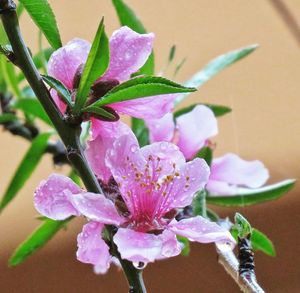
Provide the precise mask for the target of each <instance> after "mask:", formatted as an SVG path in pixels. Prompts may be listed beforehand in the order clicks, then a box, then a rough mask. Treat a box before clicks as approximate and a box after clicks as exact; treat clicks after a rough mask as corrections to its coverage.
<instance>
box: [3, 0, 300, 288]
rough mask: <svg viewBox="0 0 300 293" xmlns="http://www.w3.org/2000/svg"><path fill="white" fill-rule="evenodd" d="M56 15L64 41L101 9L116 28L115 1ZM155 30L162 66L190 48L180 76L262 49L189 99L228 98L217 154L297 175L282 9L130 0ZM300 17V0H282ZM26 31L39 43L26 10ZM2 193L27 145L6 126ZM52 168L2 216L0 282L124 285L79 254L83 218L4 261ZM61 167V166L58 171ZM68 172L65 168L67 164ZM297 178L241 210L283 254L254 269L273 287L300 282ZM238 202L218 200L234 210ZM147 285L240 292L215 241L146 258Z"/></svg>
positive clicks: (57, 6)
mask: <svg viewBox="0 0 300 293" xmlns="http://www.w3.org/2000/svg"><path fill="white" fill-rule="evenodd" d="M49 2H50V3H51V5H52V6H53V9H54V10H55V12H56V14H57V20H58V23H59V26H60V30H61V34H62V39H63V42H67V41H68V40H70V39H72V38H73V37H75V36H76V37H82V38H86V39H88V40H92V37H93V35H94V33H95V30H96V27H97V24H98V22H99V20H100V17H101V16H102V15H104V16H105V19H106V27H107V30H108V32H109V33H111V32H112V31H113V30H114V29H116V28H117V27H118V22H117V18H116V16H115V13H114V11H113V9H112V7H111V5H110V1H109V0H91V1H80V0H73V1H70V0H69V1H67V0H60V1H58V0H50V1H49ZM128 3H130V5H131V6H132V7H134V9H135V11H136V12H137V13H138V15H139V16H140V17H141V19H142V20H143V22H144V24H145V25H146V27H147V28H148V30H149V31H153V32H155V34H156V41H155V50H156V56H157V61H158V66H157V69H160V68H161V67H162V66H163V65H164V64H165V60H166V59H167V55H168V51H169V48H170V47H171V46H172V45H173V44H176V45H177V47H178V51H177V61H178V62H179V61H180V60H181V58H183V57H187V62H186V64H185V66H184V67H183V69H182V71H181V72H180V74H179V75H178V81H183V80H185V79H186V78H188V77H189V76H190V75H192V74H193V73H195V72H196V71H197V70H199V69H200V68H201V67H202V66H203V65H204V64H205V63H206V62H208V61H209V60H210V59H211V58H213V57H215V56H217V55H219V54H221V53H224V52H226V51H229V50H231V49H235V48H238V47H241V46H244V45H248V44H252V43H258V44H260V48H259V49H258V50H257V52H255V53H254V54H252V55H251V56H250V57H247V58H246V59H245V60H243V61H242V62H239V63H238V64H236V65H234V66H233V67H231V68H229V69H228V70H226V71H224V72H223V73H221V74H220V75H218V77H216V78H214V79H213V80H212V81H210V82H209V83H207V84H206V85H205V86H203V87H202V88H201V90H200V91H199V92H198V93H195V94H194V95H193V96H192V97H191V98H189V99H188V100H187V101H186V103H185V104H186V105H187V104H190V103H192V102H196V101H205V102H210V103H219V104H225V105H229V106H231V107H232V108H233V109H234V112H233V114H232V115H227V116H226V117H224V118H222V119H220V120H219V126H220V135H219V136H218V137H217V138H216V141H217V144H218V150H217V153H218V154H223V153H225V152H229V151H233V152H236V153H238V154H239V155H241V156H243V157H245V158H247V159H256V158H257V159H260V160H262V161H264V162H265V164H266V165H267V167H268V168H269V169H270V172H271V175H272V178H271V180H270V182H274V181H276V180H281V179H285V178H297V177H298V176H299V173H300V167H299V166H300V152H299V147H300V119H299V112H300V99H299V91H300V83H299V77H300V58H299V57H300V56H299V47H298V45H297V43H296V41H295V40H294V39H293V37H292V35H291V34H290V32H289V31H288V29H287V27H286V26H285V24H284V23H283V21H282V19H281V18H280V17H279V15H278V13H277V12H276V11H275V10H274V9H273V7H272V6H271V5H270V2H269V1H267V0H252V1H243V0H231V1H224V0H211V1H205V0H198V1H197V0H193V1H192V0H189V1H187V0H176V1H171V0H164V1H157V0H156V1H150V0H130V1H129V0H128ZM285 3H286V4H287V5H288V7H289V8H291V9H292V11H293V13H294V15H295V16H296V17H297V19H298V21H299V19H300V2H299V1H297V0H285ZM22 31H23V33H24V35H25V37H26V40H27V42H28V44H30V46H32V47H33V48H35V47H36V34H35V33H33V32H34V31H35V30H34V26H33V24H32V23H31V22H30V21H29V19H28V17H27V16H25V17H24V18H23V19H22ZM0 139H1V152H0V174H1V176H0V194H3V191H4V189H5V186H6V185H7V184H8V182H9V179H10V176H11V174H12V172H13V171H14V170H15V167H16V166H17V163H18V162H19V161H20V159H21V157H22V155H23V154H24V152H25V151H26V148H27V146H28V145H27V143H26V142H24V141H23V140H22V139H20V138H15V137H12V136H10V135H8V134H7V133H4V132H1V133H0ZM52 171H53V169H52V165H51V160H50V158H48V157H47V158H44V161H43V164H42V165H41V166H40V167H39V169H38V170H37V171H36V172H35V173H34V176H33V177H32V179H31V180H30V182H29V183H27V185H26V187H25V188H24V189H23V190H22V191H21V192H20V194H19V196H18V198H17V199H16V200H15V201H14V202H13V203H12V204H11V205H10V206H9V207H8V208H7V209H6V210H5V211H4V212H3V214H1V216H0V286H1V287H0V291H1V292H5V293H8V292H9V293H11V292H14V293H15V292H18V293H19V292H20V293H25V292H26V293H27V292H28V293H29V292H30V293H36V292H45V293H46V292H47V293H48V292H49V293H50V292H56V293H63V292H68V293H69V292H72V293H73V292H75V293H83V292H126V287H125V285H124V282H123V277H122V275H121V274H120V273H118V272H117V271H116V269H112V270H111V271H110V273H109V274H108V275H107V276H104V277H102V276H96V275H94V274H93V273H92V269H91V267H90V266H88V265H83V264H81V263H79V262H77V261H76V260H75V249H76V241H75V237H76V233H77V232H78V231H79V230H80V222H81V220H76V221H75V222H73V223H72V224H71V225H70V226H69V229H68V231H67V232H63V231H62V232H60V233H59V235H57V237H55V239H53V240H52V241H51V242H50V244H49V245H48V246H47V247H46V248H44V249H43V250H41V251H40V252H39V253H37V254H36V255H34V256H33V257H32V258H30V259H29V260H28V261H27V262H26V263H24V264H23V265H22V266H20V267H18V268H15V269H7V267H6V261H7V258H8V256H9V255H10V253H11V252H12V250H13V249H14V248H15V247H16V245H17V244H18V243H20V241H21V240H23V239H24V237H26V236H27V235H28V233H29V232H30V231H32V229H33V228H34V227H36V226H37V224H38V221H37V220H35V219H34V217H35V216H36V214H37V213H36V212H35V210H34V208H33V205H32V193H33V190H34V188H35V186H36V185H37V184H38V182H39V181H40V180H41V179H43V178H46V177H47V176H48V175H49V174H50V173H51V172H52ZM57 171H61V170H57ZM62 171H66V170H62ZM299 191H300V190H299V186H297V187H296V188H295V189H294V190H293V192H291V193H290V194H289V195H287V196H286V197H285V198H283V199H280V200H278V201H276V202H274V203H270V204H263V205H260V206H257V207H254V208H251V209H250V208H245V209H239V211H241V212H242V213H243V214H245V215H246V216H247V217H249V219H250V221H251V223H253V225H254V226H255V227H257V228H258V229H260V230H262V231H265V232H267V233H268V235H269V236H270V238H271V239H273V240H274V243H275V245H276V248H277V253H278V256H277V257H276V258H269V257H266V256H265V255H263V254H261V253H257V255H256V264H257V273H258V278H259V280H260V281H261V283H262V285H263V286H264V287H265V288H266V290H267V292H278V293H279V292H288V293H296V292H299V291H300V281H299V267H300V265H299V257H298V256H299V253H300V249H299V220H300V216H299V208H300V205H299V202H300V201H299V198H298V197H299ZM233 212H234V210H230V209H220V213H221V214H224V215H225V214H226V215H227V214H230V215H233ZM145 279H146V283H147V285H148V287H149V292H174V293H179V292H189V293H194V292H239V290H238V288H237V287H236V286H235V285H234V284H233V282H232V281H231V279H230V278H229V277H228V276H227V275H226V274H225V272H224V271H223V270H222V268H221V267H220V266H219V265H218V264H217V263H216V255H215V252H214V249H213V247H212V246H208V245H193V247H192V254H191V256H190V257H189V258H184V257H177V258H175V259H172V260H169V261H163V262H160V263H159V264H158V263H156V264H154V265H150V266H149V268H148V269H147V270H146V272H145Z"/></svg>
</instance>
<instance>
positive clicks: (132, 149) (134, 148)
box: [130, 144, 138, 153]
mask: <svg viewBox="0 0 300 293" xmlns="http://www.w3.org/2000/svg"><path fill="white" fill-rule="evenodd" d="M137 149H138V147H137V145H135V144H133V145H132V146H131V147H130V151H131V152H132V153H135V152H136V151H137Z"/></svg>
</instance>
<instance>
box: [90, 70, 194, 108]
mask: <svg viewBox="0 0 300 293" xmlns="http://www.w3.org/2000/svg"><path fill="white" fill-rule="evenodd" d="M195 90H196V89H195V88H187V87H184V86H182V85H180V84H178V83H175V82H173V81H170V80H168V79H166V78H163V77H155V76H143V77H136V78H133V79H130V80H128V81H126V82H123V83H121V84H120V85H118V86H116V87H114V88H113V89H112V90H111V91H109V92H108V93H107V94H106V95H105V96H104V97H103V98H102V99H101V100H98V101H96V102H95V103H94V104H92V105H93V106H97V107H100V106H104V105H107V104H112V103H117V102H123V101H128V100H132V99H137V98H144V97H149V96H157V95H164V94H174V93H184V92H185V93H186V92H193V91H195ZM87 108H88V107H87ZM87 108H86V109H87Z"/></svg>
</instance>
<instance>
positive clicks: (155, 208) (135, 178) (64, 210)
mask: <svg viewBox="0 0 300 293" xmlns="http://www.w3.org/2000/svg"><path fill="white" fill-rule="evenodd" d="M101 155H102V153H101ZM105 164H106V166H107V167H108V168H109V169H110V172H111V174H112V177H111V179H110V180H109V184H108V185H107V187H108V188H107V189H106V195H103V194H94V193H90V192H85V191H83V190H81V189H80V188H79V187H78V186H77V185H76V184H75V183H74V182H72V181H71V180H70V179H69V178H67V177H65V176H62V175H56V174H54V175H51V176H50V177H49V178H48V180H47V181H43V182H42V183H41V184H40V186H39V187H38V188H37V190H36V192H35V196H34V203H35V207H36V209H37V210H38V211H39V212H40V213H41V214H43V215H45V216H46V217H49V218H51V219H55V220H56V219H59V220H62V219H65V218H67V217H69V216H71V215H74V216H78V215H83V216H85V217H87V218H88V219H89V223H87V224H86V225H85V226H84V227H83V230H82V232H81V233H80V234H79V235H78V251H77V258H78V260H80V261H81V262H84V263H90V264H93V265H94V266H95V271H97V272H101V273H104V272H106V270H107V269H108V267H109V265H110V262H111V260H112V257H111V255H110V254H109V247H108V245H107V244H106V242H105V241H104V240H103V239H102V237H101V235H102V231H103V227H104V225H105V224H109V225H115V226H117V227H118V230H117V232H116V234H115V235H114V237H113V241H114V243H115V244H116V245H117V247H118V250H119V252H120V254H121V257H122V258H123V259H127V260H129V261H132V262H134V263H137V264H138V263H141V262H142V263H144V264H147V263H148V262H153V261H154V260H157V259H164V258H168V257H172V256H176V255H178V254H179V253H180V251H181V249H182V247H181V245H180V243H179V242H178V241H177V238H176V235H181V236H184V237H187V238H188V239H189V240H191V241H197V242H201V243H209V242H216V243H234V240H233V238H232V237H231V235H230V233H229V232H228V231H226V230H224V229H223V228H221V227H220V226H218V225H217V224H216V223H213V222H210V221H209V220H207V219H205V218H203V217H201V216H196V217H192V218H188V219H182V220H179V221H177V220H176V219H175V216H176V214H177V212H178V210H179V209H181V208H184V207H186V206H188V205H190V204H191V202H192V200H193V197H194V195H195V193H196V192H197V191H199V190H201V189H202V188H203V187H204V185H205V184H206V182H207V180H208V177H209V168H208V166H207V164H206V163H205V161H204V160H202V159H199V158H197V159H194V160H193V161H190V162H188V163H187V162H186V161H185V158H184V156H183V154H182V153H181V152H180V151H179V150H178V147H177V146H175V145H174V144H171V143H168V142H161V143H153V144H151V145H149V146H145V147H143V148H141V149H140V148H139V146H138V142H137V140H136V138H135V137H134V136H133V135H132V134H131V133H129V134H125V135H120V136H119V137H118V138H117V139H116V140H115V141H114V143H113V146H112V147H110V148H109V149H108V150H107V151H106V155H105ZM110 190H113V192H110Z"/></svg>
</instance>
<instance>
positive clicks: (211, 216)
mask: <svg viewBox="0 0 300 293" xmlns="http://www.w3.org/2000/svg"><path fill="white" fill-rule="evenodd" d="M206 214H207V217H208V218H209V219H210V220H211V221H213V222H218V220H219V219H220V217H219V215H218V214H217V213H216V212H214V211H213V210H211V209H208V208H207V209H206Z"/></svg>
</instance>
